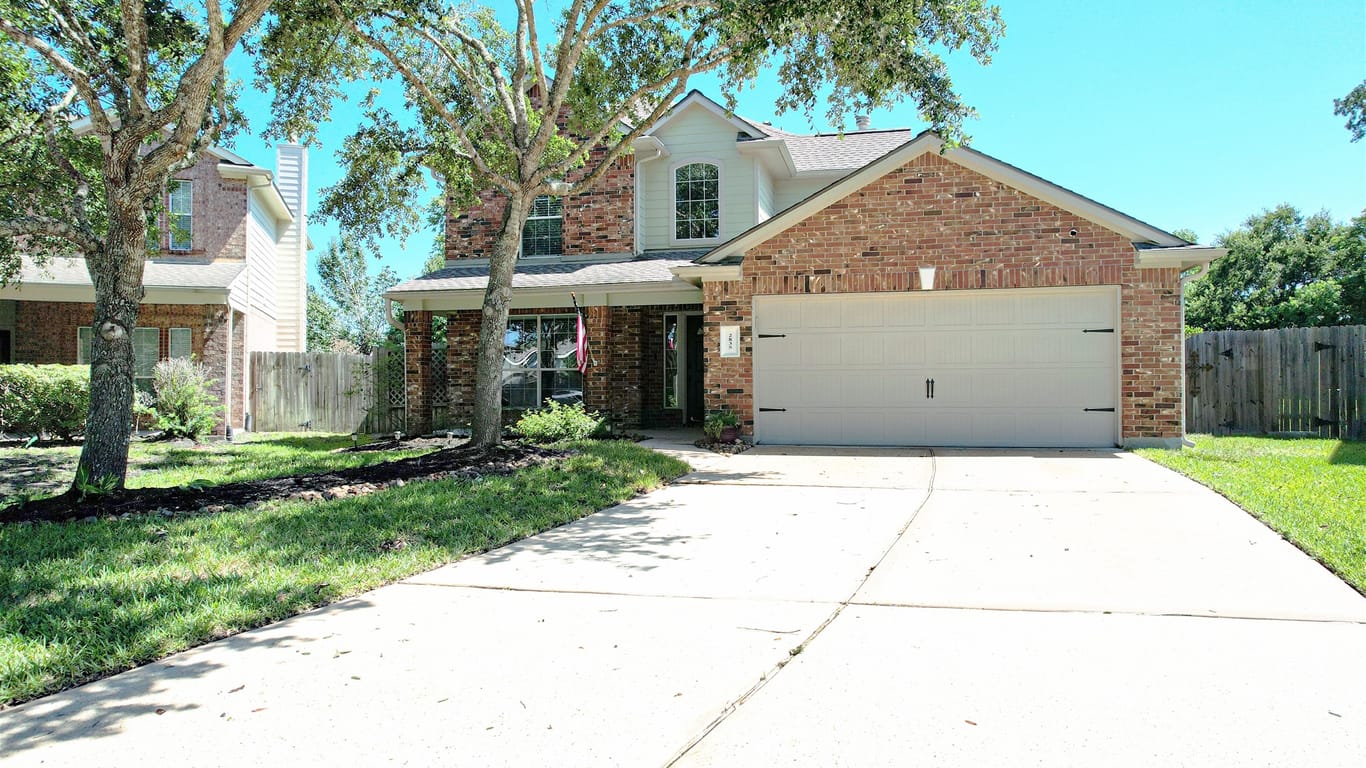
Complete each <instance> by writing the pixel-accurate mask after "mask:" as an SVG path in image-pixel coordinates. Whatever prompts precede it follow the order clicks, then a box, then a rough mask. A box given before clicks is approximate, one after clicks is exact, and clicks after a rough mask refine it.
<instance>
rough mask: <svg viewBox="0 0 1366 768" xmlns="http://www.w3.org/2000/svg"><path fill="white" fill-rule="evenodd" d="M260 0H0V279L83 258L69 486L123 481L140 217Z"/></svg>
mask: <svg viewBox="0 0 1366 768" xmlns="http://www.w3.org/2000/svg"><path fill="white" fill-rule="evenodd" d="M270 1H271V0H237V2H236V3H234V4H231V5H230V6H229V7H228V8H224V7H223V6H222V5H221V4H220V2H219V0H206V2H204V3H203V4H198V3H179V2H174V0H0V88H3V89H4V92H3V93H2V94H0V111H2V112H3V117H4V119H5V125H4V126H2V127H0V281H8V280H12V279H13V278H14V276H15V273H16V270H17V267H18V259H17V256H16V254H17V253H19V252H23V253H26V254H28V255H29V256H31V257H32V258H34V259H36V260H38V261H43V260H45V259H49V258H52V257H53V256H57V255H82V256H84V257H85V264H86V267H87V269H88V270H89V272H90V279H91V281H92V282H93V283H94V287H95V315H94V317H93V318H92V327H93V329H94V333H93V334H92V337H93V344H92V348H91V350H90V352H91V357H90V360H91V364H90V417H89V419H88V420H87V422H86V433H85V444H84V446H83V447H82V449H81V458H80V464H79V466H78V469H77V478H78V481H79V482H83V483H88V484H92V485H95V486H98V487H101V488H105V489H113V488H121V487H122V486H123V482H124V477H125V474H126V472H127V466H128V438H129V435H130V433H131V431H132V404H133V371H134V365H133V347H132V332H133V329H134V327H135V326H136V325H137V321H138V308H139V304H140V303H141V301H142V297H143V288H142V275H143V266H144V264H145V262H146V259H147V255H148V252H149V231H150V227H151V225H152V223H153V221H154V218H155V215H156V213H157V211H158V208H159V205H160V201H161V200H162V198H163V194H164V191H165V189H166V183H167V180H168V179H169V178H170V177H171V176H172V175H173V174H174V173H176V172H177V171H179V170H181V169H184V168H187V167H189V166H191V165H193V164H194V163H195V162H196V160H197V159H198V157H199V153H200V151H201V150H202V149H203V148H204V147H206V146H208V145H209V144H211V143H212V142H213V141H214V139H215V138H216V136H217V135H218V133H219V131H220V130H222V128H223V127H224V125H226V124H227V123H228V122H229V120H230V119H231V108H230V102H229V91H228V87H227V84H226V83H225V80H224V62H225V60H226V58H227V56H228V55H229V54H230V53H231V52H232V51H233V49H234V48H235V47H236V46H237V45H238V43H240V42H241V41H242V39H243V37H244V36H245V35H246V34H247V33H248V32H249V31H250V30H251V29H252V28H253V26H255V24H256V23H257V22H258V21H259V20H260V19H261V17H262V15H263V14H264V13H265V12H266V9H267V7H268V6H269V5H270ZM196 11H198V12H199V13H200V14H202V15H198V16H196V15H195V13H196ZM151 239H153V240H154V238H151ZM150 247H154V246H150Z"/></svg>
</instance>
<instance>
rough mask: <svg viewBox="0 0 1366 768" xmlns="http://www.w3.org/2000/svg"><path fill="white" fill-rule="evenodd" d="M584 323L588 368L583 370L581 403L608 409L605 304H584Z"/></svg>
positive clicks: (609, 348) (609, 325) (609, 318)
mask: <svg viewBox="0 0 1366 768" xmlns="http://www.w3.org/2000/svg"><path fill="white" fill-rule="evenodd" d="M583 312H584V316H585V320H586V321H587V323H588V359H589V365H588V370H587V371H586V372H585V373H584V374H583V405H584V407H585V408H587V409H588V410H590V411H600V412H603V413H607V412H609V411H610V410H611V403H610V402H609V393H610V392H611V391H612V387H613V386H615V384H616V383H615V382H614V381H613V380H612V375H613V373H614V371H613V370H612V311H611V309H609V308H608V307H584V310H583Z"/></svg>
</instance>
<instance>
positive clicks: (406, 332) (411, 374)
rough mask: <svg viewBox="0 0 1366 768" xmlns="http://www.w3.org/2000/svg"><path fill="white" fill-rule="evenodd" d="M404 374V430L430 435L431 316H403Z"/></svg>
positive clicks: (413, 313) (425, 312) (420, 312)
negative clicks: (405, 407)
mask: <svg viewBox="0 0 1366 768" xmlns="http://www.w3.org/2000/svg"><path fill="white" fill-rule="evenodd" d="M403 370H404V380H405V382H406V384H407V387H408V393H407V394H408V408H407V414H406V416H407V418H406V422H407V426H408V429H407V430H406V431H407V433H408V434H410V435H425V434H427V433H428V432H430V431H432V313H431V312H430V311H428V310H405V311H404V312H403Z"/></svg>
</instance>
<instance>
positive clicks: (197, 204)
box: [0, 144, 311, 434]
mask: <svg viewBox="0 0 1366 768" xmlns="http://www.w3.org/2000/svg"><path fill="white" fill-rule="evenodd" d="M307 178H308V155H307V151H306V150H305V149H304V147H302V146H300V145H298V144H282V145H280V146H279V147H278V148H277V151H276V171H275V172H272V171H270V170H269V169H267V168H263V167H261V166H258V165H255V164H253V163H251V162H250V161H248V160H246V159H244V158H242V157H239V156H238V155H236V154H234V153H232V152H229V151H227V150H224V149H219V148H211V149H209V150H207V151H205V153H204V155H203V157H202V158H201V159H200V161H199V162H198V163H197V164H196V165H194V166H193V167H191V168H188V169H186V170H185V171H183V172H181V173H178V174H176V178H175V180H174V181H173V182H172V183H171V184H170V186H169V190H168V199H167V201H166V207H165V213H164V214H163V215H162V220H161V227H160V251H159V253H156V254H155V255H153V256H152V257H151V258H149V259H148V261H147V266H146V269H145V271H144V273H143V285H144V288H145V297H144V299H143V305H142V309H141V311H140V313H139V317H138V327H137V328H136V329H134V331H133V353H134V356H135V358H136V384H137V386H138V387H139V388H144V389H145V388H147V387H149V386H150V377H151V375H152V369H153V367H155V365H156V363H157V361H159V360H165V359H167V358H171V357H182V356H183V357H193V358H194V359H196V360H199V361H201V362H203V363H204V365H205V367H206V368H207V369H208V371H209V375H210V376H211V377H212V378H213V379H215V381H216V383H215V385H214V390H215V394H216V395H217V396H218V397H220V398H222V403H223V414H222V419H221V421H220V423H219V425H218V427H217V429H216V430H215V431H216V432H217V433H218V434H224V433H225V432H226V431H227V430H226V428H227V427H232V428H233V429H241V428H243V427H244V426H245V425H246V423H247V420H248V415H247V404H248V387H249V382H248V379H249V372H248V364H249V361H250V357H249V353H250V352H253V351H258V350H278V351H286V352H302V351H304V346H305V338H306V335H305V334H306V325H307V317H306V308H307V302H306V298H305V296H306V294H305V280H306V279H307V271H306V265H307V253H308V249H309V248H310V247H311V244H310V242H309V240H308V234H307V224H306V217H305V207H306V205H307V200H306V194H307V187H308V182H307ZM94 297H95V294H94V288H93V287H92V285H91V282H90V275H89V272H88V271H87V270H86V265H85V260H84V259H83V258H81V257H74V258H58V259H54V260H52V261H50V262H49V263H47V264H45V265H42V266H39V265H37V264H35V263H33V261H32V260H30V259H27V258H25V260H24V264H23V267H22V272H21V274H20V279H19V281H18V282H17V283H16V284H13V285H10V286H8V287H3V288H0V363H9V362H13V363H77V364H80V363H85V362H86V360H87V358H88V354H89V349H90V333H91V323H92V321H93V319H94V312H95V308H94Z"/></svg>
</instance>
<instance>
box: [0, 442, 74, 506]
mask: <svg viewBox="0 0 1366 768" xmlns="http://www.w3.org/2000/svg"><path fill="white" fill-rule="evenodd" d="M76 458H77V454H76V452H74V451H52V450H41V451H36V450H27V451H22V452H15V455H13V456H6V457H5V458H3V459H0V467H2V468H3V471H0V499H4V498H8V497H10V496H18V495H19V494H29V495H46V494H49V493H60V492H61V491H63V490H66V486H67V484H68V483H70V482H71V477H72V474H73V473H74V472H75V471H76Z"/></svg>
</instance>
